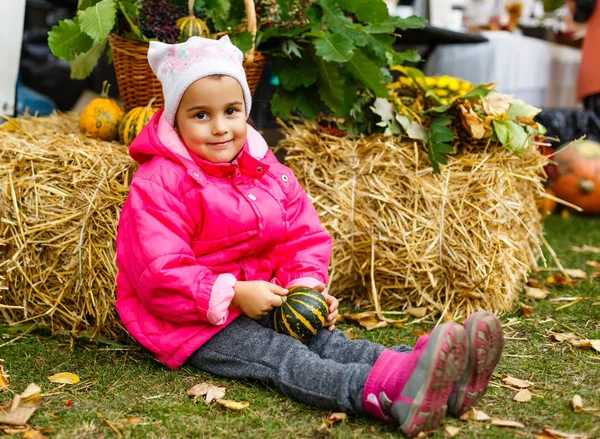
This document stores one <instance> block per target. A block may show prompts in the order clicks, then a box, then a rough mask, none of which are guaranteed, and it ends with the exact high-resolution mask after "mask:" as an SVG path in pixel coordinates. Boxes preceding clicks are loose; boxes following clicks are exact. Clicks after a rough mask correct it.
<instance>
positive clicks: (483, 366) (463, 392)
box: [448, 312, 504, 417]
mask: <svg viewBox="0 0 600 439" xmlns="http://www.w3.org/2000/svg"><path fill="white" fill-rule="evenodd" d="M466 332H467V339H468V346H469V349H468V351H469V356H468V357H469V359H468V362H467V367H466V369H465V371H464V373H463V375H462V377H461V378H460V380H459V382H458V383H457V385H456V388H455V389H454V391H453V393H452V394H451V395H450V398H449V399H448V413H450V414H451V415H452V416H456V417H460V415H462V414H463V413H464V412H466V411H468V410H469V409H470V408H471V407H473V406H475V405H476V404H477V403H478V402H479V400H480V399H481V398H482V397H483V395H484V394H485V392H486V391H487V388H488V384H489V381H490V378H491V376H492V373H493V372H494V370H495V369H496V366H497V365H498V363H499V362H500V358H501V357H502V350H503V348H504V334H503V332H502V325H501V324H500V321H499V320H498V318H497V317H496V316H495V315H493V314H491V313H488V312H479V313H475V314H473V315H472V317H471V318H469V320H468V321H467V324H466Z"/></svg>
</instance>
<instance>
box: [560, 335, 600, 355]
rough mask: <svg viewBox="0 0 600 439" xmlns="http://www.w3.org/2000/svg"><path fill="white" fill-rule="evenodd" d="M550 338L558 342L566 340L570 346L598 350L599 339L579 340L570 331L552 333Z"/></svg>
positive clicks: (599, 349) (599, 347)
mask: <svg viewBox="0 0 600 439" xmlns="http://www.w3.org/2000/svg"><path fill="white" fill-rule="evenodd" d="M552 338H553V339H554V340H556V341H558V342H563V341H568V342H569V343H570V344H571V346H573V347H576V348H580V349H594V350H596V351H597V352H600V340H580V339H578V338H577V336H576V335H575V334H573V333H572V332H564V333H561V334H552Z"/></svg>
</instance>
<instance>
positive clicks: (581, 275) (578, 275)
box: [565, 268, 587, 279]
mask: <svg viewBox="0 0 600 439" xmlns="http://www.w3.org/2000/svg"><path fill="white" fill-rule="evenodd" d="M565 273H567V274H568V275H569V277H572V278H573V279H585V278H587V273H586V272H585V271H583V270H582V269H581V268H565Z"/></svg>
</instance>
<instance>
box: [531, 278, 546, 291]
mask: <svg viewBox="0 0 600 439" xmlns="http://www.w3.org/2000/svg"><path fill="white" fill-rule="evenodd" d="M527 286H530V287H533V288H541V289H544V284H543V283H541V282H540V281H539V280H537V279H528V280H527Z"/></svg>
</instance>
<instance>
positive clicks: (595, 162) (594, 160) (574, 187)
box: [553, 140, 600, 213]
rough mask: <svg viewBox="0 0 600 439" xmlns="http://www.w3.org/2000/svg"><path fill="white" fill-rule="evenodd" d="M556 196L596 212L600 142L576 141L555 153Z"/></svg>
mask: <svg viewBox="0 0 600 439" xmlns="http://www.w3.org/2000/svg"><path fill="white" fill-rule="evenodd" d="M555 161H556V163H557V165H558V178H557V179H556V181H555V183H554V186H553V189H554V191H555V192H556V196H557V197H558V198H562V199H563V200H565V201H568V202H569V203H572V204H574V205H576V206H579V207H581V208H582V209H583V212H584V213H600V143H598V142H593V141H591V140H584V141H581V142H577V143H575V144H573V145H571V146H569V147H567V148H565V149H564V150H562V151H559V152H558V153H557V154H556V156H555Z"/></svg>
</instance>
